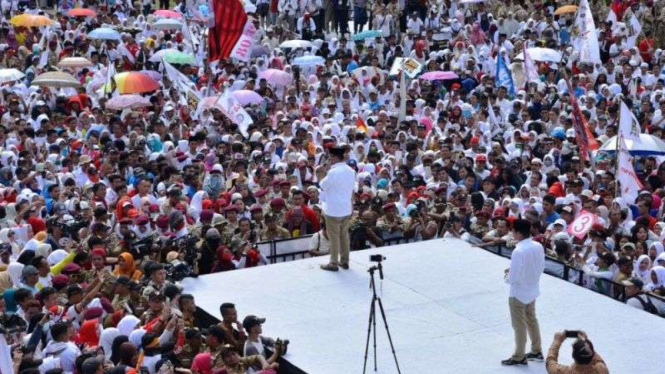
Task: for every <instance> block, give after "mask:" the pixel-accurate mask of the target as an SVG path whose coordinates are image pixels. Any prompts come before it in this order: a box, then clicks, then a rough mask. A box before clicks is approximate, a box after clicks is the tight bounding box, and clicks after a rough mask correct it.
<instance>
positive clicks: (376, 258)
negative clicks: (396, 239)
mask: <svg viewBox="0 0 665 374" xmlns="http://www.w3.org/2000/svg"><path fill="white" fill-rule="evenodd" d="M385 259H386V257H385V256H383V255H369V260H370V261H372V262H381V261H383V260H385Z"/></svg>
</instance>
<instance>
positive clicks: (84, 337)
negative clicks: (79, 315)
mask: <svg viewBox="0 0 665 374" xmlns="http://www.w3.org/2000/svg"><path fill="white" fill-rule="evenodd" d="M79 340H80V342H81V343H84V344H86V345H87V346H88V347H96V346H98V345H99V320H98V319H96V318H95V319H90V320H87V321H85V322H83V324H82V325H81V329H80V330H79Z"/></svg>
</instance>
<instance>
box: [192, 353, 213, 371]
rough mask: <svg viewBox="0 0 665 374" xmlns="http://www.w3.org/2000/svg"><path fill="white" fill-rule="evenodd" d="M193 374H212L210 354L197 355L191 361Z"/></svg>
mask: <svg viewBox="0 0 665 374" xmlns="http://www.w3.org/2000/svg"><path fill="white" fill-rule="evenodd" d="M191 369H192V372H193V373H194V374H212V355H211V354H210V352H205V353H199V354H197V355H196V357H194V360H192V367H191Z"/></svg>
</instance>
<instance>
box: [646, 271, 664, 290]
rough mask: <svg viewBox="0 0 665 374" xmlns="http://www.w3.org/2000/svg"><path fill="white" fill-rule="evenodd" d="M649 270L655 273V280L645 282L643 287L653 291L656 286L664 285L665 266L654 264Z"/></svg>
mask: <svg viewBox="0 0 665 374" xmlns="http://www.w3.org/2000/svg"><path fill="white" fill-rule="evenodd" d="M651 271H652V272H654V273H655V274H656V282H655V283H654V282H653V281H652V282H651V283H649V284H647V285H646V287H645V289H646V290H647V291H653V290H655V289H656V288H659V287H663V286H665V267H662V266H654V267H653V269H651Z"/></svg>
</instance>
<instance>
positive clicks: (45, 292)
mask: <svg viewBox="0 0 665 374" xmlns="http://www.w3.org/2000/svg"><path fill="white" fill-rule="evenodd" d="M57 293H58V291H57V290H56V289H55V288H53V287H44V288H42V289H41V291H39V294H38V295H39V300H41V301H42V304H43V303H44V300H45V299H47V298H48V297H49V296H51V295H53V294H57Z"/></svg>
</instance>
